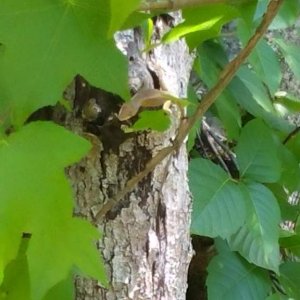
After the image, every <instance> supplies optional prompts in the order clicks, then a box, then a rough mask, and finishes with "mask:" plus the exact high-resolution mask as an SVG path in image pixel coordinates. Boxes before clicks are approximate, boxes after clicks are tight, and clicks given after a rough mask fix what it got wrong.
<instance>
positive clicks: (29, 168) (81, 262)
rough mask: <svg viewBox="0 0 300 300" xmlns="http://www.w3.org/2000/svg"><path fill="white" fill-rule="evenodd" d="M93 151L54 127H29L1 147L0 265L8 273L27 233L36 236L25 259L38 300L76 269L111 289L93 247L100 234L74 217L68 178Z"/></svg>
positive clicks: (78, 138)
mask: <svg viewBox="0 0 300 300" xmlns="http://www.w3.org/2000/svg"><path fill="white" fill-rule="evenodd" d="M89 148H90V145H89V143H88V142H87V141H86V140H84V139H82V138H80V137H79V136H76V135H74V134H72V133H71V132H69V131H67V130H65V129H64V128H63V127H60V126H57V125H54V124H53V123H50V122H34V123H30V124H28V125H26V126H24V127H22V129H21V130H20V131H18V132H16V133H13V134H11V135H10V136H9V137H8V138H7V139H6V140H5V141H2V144H1V146H0V162H1V169H0V178H1V180H0V194H1V201H0V261H1V262H2V266H3V268H5V267H6V266H7V264H8V263H9V262H10V261H12V259H14V258H15V257H16V255H17V251H18V248H19V245H20V241H21V237H22V235H23V233H27V234H31V238H30V241H29V246H28V249H27V251H26V255H27V260H28V270H29V276H30V288H31V292H32V295H31V297H32V299H33V300H37V299H41V298H42V297H43V296H44V295H45V293H46V291H47V290H49V289H50V288H51V287H53V286H54V285H56V284H57V283H58V282H60V281H61V280H64V279H65V278H66V277H67V275H68V274H69V272H70V270H71V268H73V266H75V267H77V268H78V269H79V270H80V271H81V272H83V273H84V274H86V275H88V276H93V277H94V278H96V279H97V280H99V281H101V282H102V283H103V284H105V283H106V277H105V272H104V267H103V264H102V261H101V260H100V257H99V253H98V251H97V249H96V247H95V244H94V242H95V241H96V240H97V239H98V238H99V233H98V231H97V230H96V228H94V227H92V225H90V224H89V223H88V222H87V221H84V220H79V219H77V218H73V217H72V215H73V199H72V194H73V193H72V190H71V187H70V184H69V182H68V180H67V178H66V177H65V174H64V168H65V167H66V166H68V165H70V164H72V163H74V162H76V161H78V160H79V159H80V158H81V157H82V156H83V155H84V154H85V153H86V152H87V151H88V149H89ZM16 276H17V275H16Z"/></svg>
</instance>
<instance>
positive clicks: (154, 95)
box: [117, 89, 190, 121]
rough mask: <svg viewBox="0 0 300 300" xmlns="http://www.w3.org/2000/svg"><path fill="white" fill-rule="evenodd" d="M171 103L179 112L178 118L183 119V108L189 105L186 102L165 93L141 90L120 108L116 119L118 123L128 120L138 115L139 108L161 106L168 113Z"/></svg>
mask: <svg viewBox="0 0 300 300" xmlns="http://www.w3.org/2000/svg"><path fill="white" fill-rule="evenodd" d="M171 103H173V104H175V105H177V107H178V108H179V110H180V117H181V118H184V115H185V112H184V107H185V106H187V105H188V104H189V103H190V102H189V101H188V100H186V99H180V98H177V97H175V96H173V95H172V94H170V93H169V92H166V91H160V90H157V89H142V90H139V91H138V92H137V93H136V94H135V95H134V96H133V97H132V98H131V100H130V101H128V102H126V103H124V104H123V105H122V106H121V109H120V111H119V114H118V116H117V117H118V119H119V120H120V121H126V120H129V119H131V118H132V117H134V116H135V115H136V114H137V113H138V111H139V110H140V108H152V107H159V106H162V107H163V108H164V110H166V111H168V110H169V107H170V104H171Z"/></svg>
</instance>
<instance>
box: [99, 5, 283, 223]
mask: <svg viewBox="0 0 300 300" xmlns="http://www.w3.org/2000/svg"><path fill="white" fill-rule="evenodd" d="M282 2H283V0H271V2H270V3H269V5H268V8H267V11H266V13H265V14H264V16H263V19H262V22H261V24H260V25H259V26H258V27H257V29H256V32H255V33H254V35H253V36H252V37H251V39H250V40H249V41H248V43H247V45H246V47H245V48H244V49H243V50H241V52H240V53H239V54H238V56H237V57H236V58H235V59H234V60H232V61H231V62H230V63H228V64H227V66H226V67H225V68H224V70H223V71H222V72H221V74H220V79H219V81H218V82H217V83H216V85H215V86H214V87H213V88H212V89H211V90H209V91H208V93H207V94H206V95H205V96H204V98H203V100H202V101H201V102H200V103H199V105H198V107H197V110H196V112H195V113H194V114H193V115H192V116H191V117H190V118H188V119H184V120H183V121H182V122H181V126H180V128H179V131H178V134H177V136H176V138H175V140H174V142H173V145H172V146H168V147H166V148H164V149H162V150H160V151H159V152H158V153H157V154H156V156H154V157H153V158H152V159H150V161H149V162H148V163H147V164H146V167H145V169H144V170H143V171H141V172H140V173H138V174H137V175H136V176H134V177H133V178H131V179H130V180H129V181H127V183H126V185H125V187H124V188H123V190H121V191H120V192H119V193H118V194H117V195H116V196H115V197H114V198H112V199H110V200H109V201H108V202H107V203H106V204H104V206H103V208H102V209H101V210H100V211H99V212H98V214H97V215H96V217H95V219H96V220H100V219H101V218H102V217H103V216H104V215H105V214H106V213H107V212H108V211H109V210H111V209H112V208H113V207H114V206H115V205H116V204H117V203H118V202H119V201H120V200H121V199H122V198H123V197H124V196H125V195H126V194H127V193H129V192H130V191H131V190H132V189H133V188H134V187H135V186H136V184H137V183H138V182H140V181H141V180H142V179H143V178H144V177H145V176H147V175H148V174H149V173H150V172H152V171H153V170H154V168H155V167H156V166H157V165H158V164H159V163H160V162H161V161H162V160H163V159H165V158H166V157H167V156H168V155H170V154H171V153H172V152H173V151H175V150H177V149H178V148H179V147H180V146H181V144H182V143H183V141H184V139H185V137H186V136H187V135H188V133H189V131H190V129H191V128H192V127H193V126H194V124H195V123H196V122H197V121H198V120H199V119H200V118H201V117H202V116H203V115H204V114H205V112H206V111H207V110H208V109H209V108H210V106H211V105H212V104H213V103H214V102H215V101H216V99H217V97H218V96H219V95H220V94H221V93H222V91H223V90H224V89H225V88H226V86H227V85H228V84H229V83H230V81H231V79H232V78H233V76H234V75H235V73H236V72H237V70H238V69H239V67H240V66H241V65H242V64H243V63H244V62H245V60H246V58H247V57H248V56H249V54H250V53H251V51H252V50H253V49H254V47H255V46H256V44H257V43H258V41H259V40H260V39H261V38H262V37H263V35H264V33H265V32H266V31H267V29H268V27H269V25H270V24H271V22H272V20H273V19H274V17H275V16H276V14H277V12H278V10H279V7H280V5H281V4H282Z"/></svg>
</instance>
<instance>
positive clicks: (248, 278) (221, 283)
mask: <svg viewBox="0 0 300 300" xmlns="http://www.w3.org/2000/svg"><path fill="white" fill-rule="evenodd" d="M207 289H208V299H209V300H220V299H222V300H241V299H243V300H254V299H255V300H256V299H257V300H258V299H265V298H266V297H267V295H268V292H269V291H270V281H269V278H268V273H267V272H266V271H264V270H262V269H260V268H258V267H256V266H254V265H252V264H250V263H248V262H247V261H245V260H244V259H243V258H241V257H240V256H239V255H238V254H236V253H233V252H230V251H221V252H220V253H219V254H218V255H217V256H215V257H214V258H213V259H212V261H211V262H210V264H209V266H208V277H207Z"/></svg>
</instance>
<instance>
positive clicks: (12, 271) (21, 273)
mask: <svg viewBox="0 0 300 300" xmlns="http://www.w3.org/2000/svg"><path fill="white" fill-rule="evenodd" d="M28 242H29V239H28V238H22V241H21V245H20V248H19V253H18V255H17V257H16V258H15V259H14V260H12V261H11V262H10V263H9V264H8V265H7V267H6V269H5V276H4V281H3V283H2V285H1V286H0V299H7V300H20V299H24V300H27V299H30V278H29V272H28V261H27V257H26V253H25V252H26V248H27V247H28Z"/></svg>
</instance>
